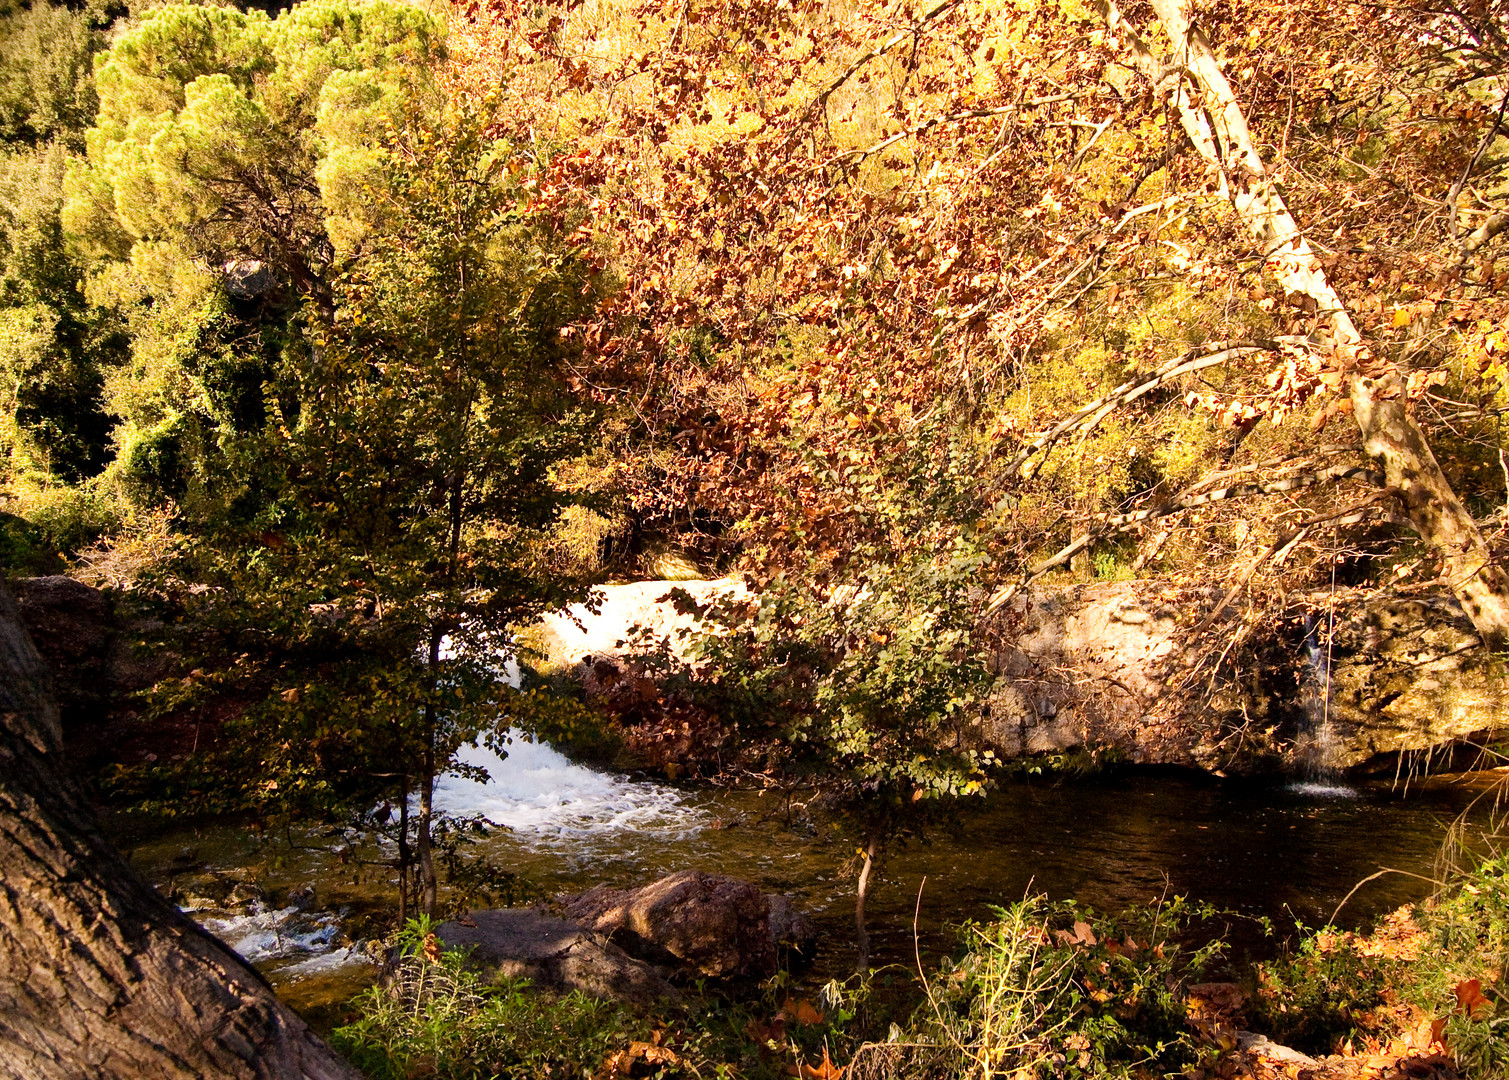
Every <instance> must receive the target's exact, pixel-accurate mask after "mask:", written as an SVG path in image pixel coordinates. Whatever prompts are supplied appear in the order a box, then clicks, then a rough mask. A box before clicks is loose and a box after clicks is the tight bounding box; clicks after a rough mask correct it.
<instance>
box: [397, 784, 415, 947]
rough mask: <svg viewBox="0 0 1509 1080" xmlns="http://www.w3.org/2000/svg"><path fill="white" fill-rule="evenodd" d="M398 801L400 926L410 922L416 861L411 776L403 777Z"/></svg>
mask: <svg viewBox="0 0 1509 1080" xmlns="http://www.w3.org/2000/svg"><path fill="white" fill-rule="evenodd" d="M400 787H401V789H402V790H401V792H400V794H401V796H402V797H401V798H400V799H399V800H398V925H399V926H402V925H403V924H404V923H406V922H408V920H409V870H410V869H412V868H413V865H414V859H413V854H412V852H410V851H409V776H408V774H407V773H405V774H404V776H403V781H402V783H401V785H400Z"/></svg>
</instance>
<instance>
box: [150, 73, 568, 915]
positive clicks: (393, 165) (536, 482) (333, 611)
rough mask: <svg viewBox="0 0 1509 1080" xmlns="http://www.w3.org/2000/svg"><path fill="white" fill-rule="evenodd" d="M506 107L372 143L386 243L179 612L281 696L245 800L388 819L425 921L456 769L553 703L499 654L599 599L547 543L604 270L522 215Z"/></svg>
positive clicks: (244, 447) (376, 240)
mask: <svg viewBox="0 0 1509 1080" xmlns="http://www.w3.org/2000/svg"><path fill="white" fill-rule="evenodd" d="M489 115H490V109H489V107H488V104H487V103H485V102H475V101H467V100H462V101H459V102H455V103H451V104H448V105H445V106H443V107H442V108H441V109H439V110H438V113H429V114H427V113H425V112H421V111H418V110H417V109H416V111H415V112H414V113H412V114H411V115H410V116H409V117H407V118H406V119H405V122H403V123H401V124H394V125H393V126H392V127H391V128H390V129H388V130H387V131H386V133H385V134H382V136H381V137H380V138H377V139H375V140H373V141H372V142H370V143H368V144H366V145H365V146H364V147H360V148H356V147H353V148H351V149H353V150H356V149H360V151H361V152H362V153H363V154H364V155H365V157H366V161H367V165H366V170H365V171H366V176H367V181H366V183H365V185H364V195H365V202H364V207H363V210H362V211H361V213H360V214H359V215H357V214H353V221H355V222H356V223H357V224H358V225H359V226H360V227H361V228H362V229H363V230H364V239H363V244H362V250H361V254H360V255H359V256H357V257H355V258H354V259H353V260H352V264H351V267H350V269H349V270H348V271H347V272H346V273H344V274H343V275H341V276H340V277H339V278H338V279H336V280H335V281H334V283H333V289H332V297H333V298H334V300H335V314H334V318H333V319H332V321H331V323H330V324H329V325H328V326H320V327H319V329H317V330H314V331H312V333H311V337H310V342H309V347H308V348H307V349H303V350H290V351H289V352H287V353H286V354H285V357H284V359H283V361H282V363H281V366H280V368H279V371H278V379H277V383H276V385H277V386H278V387H280V388H282V389H283V390H284V391H285V392H286V393H287V396H286V398H284V399H281V400H276V401H269V402H268V403H267V409H268V415H269V421H268V423H267V424H266V425H265V426H264V427H263V428H262V429H261V430H259V431H257V432H256V433H254V434H252V435H249V436H247V437H245V438H244V439H241V440H239V441H237V442H235V443H233V444H228V447H229V450H228V454H227V471H228V472H229V473H235V472H237V471H238V470H239V471H240V477H241V479H240V483H239V484H234V483H233V482H232V480H231V478H230V477H229V476H227V477H226V478H225V481H224V482H223V483H222V484H221V485H220V486H219V489H220V490H221V491H223V492H224V493H225V497H224V498H223V500H222V502H221V503H220V507H219V511H218V513H217V514H215V515H214V516H213V517H212V518H211V519H210V524H209V525H208V526H207V527H206V529H205V531H204V532H203V533H202V534H201V535H200V536H198V537H196V538H195V539H194V540H193V541H191V542H188V543H186V544H185V546H184V548H183V551H182V556H181V558H180V560H179V561H178V563H177V565H176V566H175V568H174V571H175V573H176V575H177V577H178V580H179V581H183V582H189V581H192V582H198V583H204V584H208V585H209V586H210V588H209V589H208V590H207V591H203V590H200V591H197V592H195V591H185V592H182V593H180V597H181V599H182V602H183V603H184V604H185V605H186V606H188V607H191V608H193V609H194V610H193V611H192V613H191V614H192V617H191V619H190V621H191V622H192V623H193V624H195V625H199V626H208V627H212V628H214V629H215V630H216V631H217V632H218V636H217V637H216V638H215V640H214V642H213V649H212V650H211V651H212V652H214V653H216V654H218V655H220V656H222V657H230V658H232V662H231V664H230V665H229V666H226V667H223V668H222V669H220V670H219V671H217V672H214V673H212V675H210V676H206V678H207V679H209V680H210V681H212V682H213V681H219V682H221V683H222V684H223V683H228V682H237V681H245V680H252V681H253V682H255V683H258V684H259V685H261V686H262V687H264V688H271V689H272V690H273V691H274V693H273V695H272V696H271V703H270V704H269V705H267V706H265V707H262V708H260V709H258V710H255V711H254V712H253V714H252V715H251V716H250V717H249V718H248V719H249V723H247V724H245V725H244V731H243V732H242V733H241V745H240V746H239V747H238V749H237V750H236V751H235V752H234V753H235V754H236V758H235V761H234V762H233V763H227V764H234V767H235V769H236V770H237V772H238V773H239V778H240V781H241V788H242V795H243V797H244V798H245V799H246V801H248V802H250V803H252V804H253V805H257V806H259V807H261V808H262V809H264V810H267V811H270V812H273V813H278V814H282V815H285V816H287V817H289V818H290V819H302V820H305V821H309V820H312V817H319V818H323V819H327V820H328V819H331V818H333V817H338V816H340V815H342V814H347V815H351V814H354V815H356V816H358V817H360V816H362V815H363V814H365V813H366V812H367V811H369V810H370V809H371V807H372V806H374V805H378V804H385V805H386V806H387V807H388V808H389V811H388V812H385V813H383V814H380V815H379V816H380V817H381V818H382V820H381V821H378V822H375V824H377V825H380V826H381V827H383V828H385V829H387V830H388V831H389V832H390V833H391V834H392V835H393V837H394V839H395V840H396V843H397V851H398V855H397V859H396V864H397V868H398V870H399V872H400V876H401V878H402V881H403V884H404V889H403V893H404V896H405V897H407V896H408V894H409V892H410V891H411V890H410V882H411V880H412V891H413V893H414V894H415V897H416V899H417V902H418V905H419V907H420V908H421V909H422V910H423V911H425V912H426V913H433V911H434V909H435V905H436V902H437V886H438V875H437V871H436V866H435V863H436V852H435V848H436V842H437V841H436V831H437V827H439V828H447V827H448V826H447V825H446V824H445V823H444V822H440V821H439V820H438V819H437V814H436V810H435V806H434V802H433V791H434V782H435V778H436V777H437V776H438V775H439V774H440V773H442V772H444V771H446V770H447V769H448V768H450V767H451V766H452V765H453V758H454V754H455V751H456V750H457V748H458V747H459V746H460V745H461V744H462V743H463V742H465V741H467V740H469V739H473V738H475V737H477V736H478V734H479V732H481V733H484V734H487V733H498V732H501V731H502V730H503V729H505V728H506V727H507V726H509V725H510V724H512V723H517V722H521V720H522V719H523V717H524V715H525V714H527V713H529V712H530V711H531V710H532V709H533V708H534V704H533V702H532V700H531V699H530V698H529V696H528V695H524V694H520V693H518V692H516V691H514V690H512V689H511V688H510V687H509V686H508V685H507V683H506V680H505V679H504V676H503V671H502V663H501V661H500V659H499V658H500V656H501V655H507V654H508V653H509V652H510V651H511V650H512V637H511V635H512V628H513V627H514V626H516V625H517V624H519V623H520V622H521V621H523V620H526V619H529V618H530V617H532V616H535V615H538V614H539V613H541V612H542V611H545V610H547V609H551V608H555V607H559V606H561V605H563V604H565V603H567V602H569V601H574V600H579V599H581V598H582V597H583V596H584V595H585V592H586V585H587V583H586V582H584V581H568V580H563V579H562V578H561V577H560V576H559V575H557V574H556V573H555V572H554V571H553V570H552V568H551V567H550V565H549V564H548V562H547V559H546V544H545V539H546V537H547V533H548V530H549V529H550V528H551V527H552V526H553V525H554V524H555V522H556V519H557V517H558V516H559V514H560V512H561V511H562V509H563V508H564V507H565V506H567V505H568V504H569V503H570V501H571V500H570V497H569V496H568V495H567V494H565V493H564V492H562V491H561V490H559V489H558V488H557V486H556V484H555V482H554V479H553V475H554V470H555V467H556V465H557V464H558V463H559V462H561V461H563V460H564V459H567V458H570V457H572V456H575V455H578V454H580V453H581V451H582V448H583V443H584V440H585V438H586V436H587V435H588V433H589V431H590V417H589V416H588V415H587V414H585V413H584V412H582V411H581V410H580V409H579V408H578V407H577V406H576V405H575V404H574V403H573V400H572V398H571V397H570V396H569V394H568V393H567V392H566V391H565V389H564V384H563V380H562V376H563V374H564V363H565V362H566V361H568V360H569V359H570V356H571V352H570V348H569V345H568V344H567V342H568V338H566V337H564V336H563V335H562V334H561V328H562V326H563V325H566V324H567V323H568V322H569V321H570V320H571V319H572V318H573V317H574V316H575V315H577V314H578V313H579V310H580V308H581V305H582V304H583V297H584V295H585V294H586V292H587V288H586V286H587V281H586V279H585V277H584V276H583V271H582V270H581V268H580V267H579V264H578V263H577V261H576V260H575V259H573V258H572V257H571V255H570V253H569V251H568V250H567V249H566V248H565V247H564V246H563V245H562V244H561V243H560V241H559V240H558V239H557V237H556V235H555V231H554V230H553V229H552V228H551V227H550V225H549V223H548V222H544V221H539V220H535V219H534V218H532V217H531V216H530V215H529V214H528V213H525V212H521V211H520V210H519V209H518V204H519V198H520V195H521V191H520V189H519V182H520V177H521V175H522V172H523V166H524V165H525V164H526V163H525V161H524V159H522V158H521V157H520V156H518V155H516V154H515V153H514V151H513V148H512V147H511V146H510V145H508V144H507V143H504V142H500V141H497V140H495V139H492V138H489V137H488V136H487V134H486V130H487V126H488V122H489V121H488V118H489ZM309 318H310V320H311V323H313V324H315V325H318V318H319V316H318V314H317V313H316V314H312V315H310V316H309ZM394 810H396V821H395V820H393V818H392V817H391V816H390V815H391V812H392V811H394ZM369 823H373V822H371V821H370V819H369ZM411 871H412V879H411ZM406 907H407V903H405V908H406Z"/></svg>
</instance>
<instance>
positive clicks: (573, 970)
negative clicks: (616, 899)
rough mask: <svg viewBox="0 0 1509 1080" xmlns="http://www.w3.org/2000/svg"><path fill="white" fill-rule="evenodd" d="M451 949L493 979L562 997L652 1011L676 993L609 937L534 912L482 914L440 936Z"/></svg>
mask: <svg viewBox="0 0 1509 1080" xmlns="http://www.w3.org/2000/svg"><path fill="white" fill-rule="evenodd" d="M436 934H437V935H438V936H439V938H440V940H441V941H442V942H444V943H445V945H446V947H447V948H450V949H469V950H471V951H470V957H471V959H472V961H473V962H475V963H477V964H479V965H481V966H482V968H483V969H484V971H486V972H487V973H488V977H490V978H495V979H496V978H511V979H528V980H530V981H531V982H532V983H534V985H536V986H538V987H541V988H544V989H547V990H553V991H556V992H559V993H569V992H570V991H572V990H580V991H581V992H582V993H584V994H590V995H591V996H593V997H598V998H608V999H611V1000H614V1001H622V1002H625V1003H627V1004H630V1005H641V1006H642V1005H649V1004H652V1003H654V1002H656V1001H659V1000H662V999H666V998H671V999H674V998H676V997H677V996H678V995H677V992H676V990H675V988H674V987H672V986H671V984H670V983H668V982H667V981H666V980H665V977H664V976H663V975H661V974H660V972H659V971H657V970H656V969H655V968H654V967H652V966H651V965H649V964H647V963H645V962H644V961H642V960H637V959H635V958H634V957H632V956H629V955H627V954H626V953H625V952H624V951H623V950H622V949H620V948H619V947H618V946H616V945H614V944H613V943H612V942H610V941H608V940H607V939H606V938H605V937H604V936H602V935H600V934H596V933H593V932H592V931H591V930H588V929H585V928H584V927H582V926H579V925H578V924H577V923H575V922H571V921H569V920H567V919H561V918H557V917H555V916H553V915H547V914H545V913H544V912H541V911H536V910H534V909H532V908H508V909H502V910H497V911H477V912H473V913H472V914H471V915H469V916H467V917H466V918H464V919H458V920H455V921H453V922H447V923H442V924H441V925H440V927H439V929H438V930H437V931H436Z"/></svg>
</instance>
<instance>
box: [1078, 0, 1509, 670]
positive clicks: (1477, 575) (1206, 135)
mask: <svg viewBox="0 0 1509 1080" xmlns="http://www.w3.org/2000/svg"><path fill="white" fill-rule="evenodd" d="M1150 3H1151V5H1152V8H1153V12H1154V13H1155V14H1156V15H1157V16H1158V20H1159V21H1160V22H1161V23H1162V24H1163V28H1164V30H1165V32H1166V33H1167V35H1168V40H1169V44H1170V45H1171V46H1172V48H1173V54H1174V60H1175V67H1173V68H1172V69H1165V68H1164V67H1163V65H1162V64H1160V63H1159V61H1158V60H1157V59H1156V58H1155V57H1154V56H1153V55H1152V52H1151V51H1150V50H1149V49H1148V48H1147V45H1146V44H1145V43H1144V42H1143V41H1142V40H1141V39H1140V38H1139V37H1138V36H1137V35H1136V33H1135V32H1133V31H1132V29H1131V27H1130V26H1128V25H1127V23H1126V22H1125V20H1124V19H1123V18H1122V15H1121V12H1120V10H1119V9H1118V8H1117V6H1116V3H1115V0H1100V7H1101V13H1102V15H1103V16H1104V18H1105V20H1106V23H1107V25H1108V26H1109V27H1110V29H1111V30H1112V32H1113V33H1116V34H1118V35H1125V36H1126V39H1127V47H1128V49H1129V50H1130V51H1131V52H1132V54H1133V57H1134V59H1135V61H1136V63H1137V66H1138V67H1139V68H1140V69H1141V70H1142V72H1143V73H1144V74H1145V75H1146V76H1147V77H1148V78H1149V79H1150V80H1151V81H1152V82H1153V84H1154V86H1155V87H1156V86H1162V85H1164V84H1165V83H1166V82H1167V81H1168V79H1169V78H1172V79H1173V86H1172V89H1171V92H1170V100H1171V103H1172V104H1173V106H1174V108H1175V109H1176V110H1177V112H1178V114H1179V121H1180V124H1181V125H1182V126H1183V128H1184V131H1185V133H1186V134H1187V135H1188V136H1189V138H1190V141H1191V142H1192V143H1193V144H1194V146H1195V148H1196V149H1197V150H1198V151H1199V152H1200V155H1201V156H1202V157H1204V158H1205V159H1206V160H1207V161H1209V162H1210V163H1211V164H1212V165H1214V166H1216V169H1217V174H1218V176H1219V178H1220V185H1221V191H1222V193H1223V194H1224V195H1225V196H1226V197H1227V198H1228V199H1230V200H1231V204H1232V206H1233V207H1234V208H1235V209H1236V211H1237V214H1238V216H1240V217H1241V218H1242V220H1243V221H1245V222H1246V223H1247V226H1248V228H1250V229H1251V230H1252V232H1253V233H1254V234H1255V235H1256V236H1257V238H1258V241H1259V243H1260V245H1261V250H1262V253H1263V255H1264V257H1265V259H1266V265H1267V268H1268V269H1269V270H1270V271H1271V272H1272V273H1273V274H1274V275H1275V276H1276V277H1277V278H1278V279H1279V281H1281V282H1282V283H1283V285H1284V287H1285V288H1287V289H1289V290H1290V291H1291V292H1295V293H1300V294H1302V295H1304V296H1308V297H1310V298H1311V299H1313V300H1314V301H1315V302H1316V304H1317V305H1318V307H1319V310H1320V312H1321V314H1322V315H1323V316H1324V317H1325V319H1326V321H1327V322H1328V324H1329V328H1330V336H1331V341H1330V342H1329V344H1330V346H1331V347H1332V349H1333V350H1334V359H1335V363H1336V364H1337V366H1338V367H1339V368H1340V370H1341V371H1342V372H1343V373H1344V374H1345V377H1346V387H1347V396H1348V397H1349V398H1350V400H1351V403H1352V415H1353V417H1354V418H1355V419H1356V421H1357V426H1358V428H1359V429H1360V430H1361V432H1362V437H1363V448H1364V450H1365V451H1366V452H1367V453H1368V454H1369V455H1370V456H1371V457H1373V458H1374V459H1375V460H1376V461H1377V462H1378V463H1379V464H1380V465H1382V466H1383V471H1384V476H1385V479H1386V482H1387V484H1388V486H1389V487H1390V488H1391V489H1393V490H1394V491H1395V493H1396V494H1397V496H1398V498H1399V501H1400V502H1401V503H1402V505H1403V507H1404V510H1405V513H1406V514H1408V516H1409V520H1410V524H1411V526H1412V527H1413V528H1414V530H1415V531H1416V532H1417V533H1418V534H1419V535H1420V538H1421V539H1422V540H1424V541H1425V542H1426V543H1427V544H1428V545H1430V547H1431V548H1433V549H1434V550H1435V552H1436V553H1437V555H1438V556H1439V557H1440V558H1441V563H1442V566H1441V577H1442V578H1443V580H1444V581H1445V582H1446V584H1447V585H1448V586H1449V587H1450V588H1451V590H1452V592H1453V593H1454V594H1455V595H1456V597H1457V599H1458V600H1459V601H1460V602H1461V604H1462V607H1463V609H1464V610H1465V611H1466V612H1467V616H1468V617H1469V618H1470V619H1471V620H1472V623H1473V626H1474V627H1476V629H1477V631H1478V633H1479V634H1480V635H1481V636H1482V638H1483V641H1484V643H1485V644H1486V645H1488V646H1489V647H1490V648H1492V649H1502V648H1504V647H1505V646H1506V645H1509V574H1506V573H1505V572H1504V570H1503V569H1502V568H1501V567H1499V566H1498V565H1497V564H1495V563H1494V561H1493V557H1492V553H1491V552H1490V551H1489V550H1488V545H1487V543H1486V542H1485V541H1484V539H1483V534H1482V532H1481V531H1480V530H1479V529H1478V526H1477V522H1476V521H1474V520H1473V517H1472V515H1471V514H1469V513H1468V512H1467V509H1466V507H1464V506H1463V505H1462V501H1461V500H1460V499H1459V498H1457V495H1456V492H1455V491H1454V490H1453V489H1452V486H1451V482H1450V481H1449V480H1448V479H1447V478H1446V474H1445V473H1444V472H1443V471H1442V470H1441V466H1440V463H1439V462H1437V461H1436V456H1435V454H1434V453H1432V451H1431V448H1430V443H1429V441H1428V440H1427V439H1426V437H1425V432H1424V431H1423V430H1421V428H1420V426H1419V425H1418V424H1417V423H1415V420H1414V418H1413V417H1412V416H1410V414H1409V409H1408V405H1407V401H1406V394H1405V386H1404V379H1403V377H1402V375H1401V374H1400V372H1399V371H1398V370H1397V368H1396V367H1395V366H1393V365H1391V364H1384V363H1379V362H1378V361H1377V360H1376V359H1375V358H1374V357H1373V356H1372V355H1371V353H1370V350H1369V349H1368V347H1367V344H1366V343H1365V342H1364V341H1363V338H1362V335H1361V334H1360V333H1359V332H1358V330H1357V327H1356V325H1355V324H1354V323H1353V322H1352V317H1351V315H1350V314H1349V313H1348V311H1347V306H1346V303H1345V302H1344V301H1343V300H1342V298H1341V296H1340V295H1339V294H1338V293H1337V292H1336V290H1335V289H1334V288H1333V287H1332V286H1331V283H1330V281H1329V280H1327V278H1326V273H1325V270H1324V268H1323V267H1322V266H1321V264H1320V261H1319V260H1318V259H1317V258H1316V257H1315V253H1314V252H1313V251H1312V250H1311V248H1310V245H1309V243H1308V242H1307V241H1306V240H1305V237H1304V234H1303V233H1302V232H1300V229H1299V224H1298V223H1297V222H1296V221H1295V219H1294V216H1293V215H1292V214H1291V213H1290V212H1289V208H1288V206H1287V205H1286V204H1285V203H1284V199H1283V196H1282V195H1281V194H1280V193H1279V191H1278V188H1277V187H1276V186H1275V185H1274V183H1273V179H1272V177H1271V176H1269V174H1268V170H1267V167H1266V165H1265V164H1264V162H1263V159H1262V157H1261V155H1259V153H1258V151H1257V147H1256V145H1255V144H1254V142H1253V140H1252V133H1251V131H1250V129H1249V128H1248V126H1247V118H1246V116H1245V115H1244V114H1243V112H1242V107H1241V104H1240V102H1239V101H1238V100H1237V96H1236V94H1235V93H1234V92H1233V91H1232V88H1231V84H1230V83H1229V82H1228V81H1227V79H1226V76H1225V74H1224V73H1223V72H1222V71H1221V65H1220V63H1219V61H1218V60H1217V59H1216V55H1215V52H1214V50H1213V49H1212V48H1211V47H1210V41H1209V40H1208V39H1207V37H1206V35H1205V32H1204V31H1203V30H1202V29H1201V28H1200V27H1199V26H1197V25H1196V24H1195V23H1194V21H1193V19H1192V17H1191V15H1190V9H1189V7H1188V4H1187V0H1150ZM1189 83H1193V85H1194V87H1195V88H1196V89H1197V90H1198V93H1199V99H1198V101H1197V100H1196V99H1195V97H1194V96H1193V95H1191V93H1190V89H1189V85H1188V84H1189Z"/></svg>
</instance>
